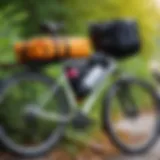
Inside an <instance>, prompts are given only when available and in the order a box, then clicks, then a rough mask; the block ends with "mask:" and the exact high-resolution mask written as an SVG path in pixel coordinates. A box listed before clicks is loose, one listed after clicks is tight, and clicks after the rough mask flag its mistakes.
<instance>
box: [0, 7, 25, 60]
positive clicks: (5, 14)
mask: <svg viewBox="0 0 160 160" xmlns="http://www.w3.org/2000/svg"><path fill="white" fill-rule="evenodd" d="M13 10H15V7H14V6H8V7H6V8H4V9H2V10H1V11H0V55H1V62H4V61H13V60H15V58H14V54H13V44H14V43H15V42H16V41H17V40H18V39H19V38H20V34H21V32H22V31H23V30H22V27H20V26H19V24H20V23H21V22H22V21H23V19H24V18H25V17H26V15H25V13H22V12H20V13H16V14H12V15H11V13H12V12H13Z"/></svg>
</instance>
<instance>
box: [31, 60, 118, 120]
mask: <svg viewBox="0 0 160 160" xmlns="http://www.w3.org/2000/svg"><path fill="white" fill-rule="evenodd" d="M107 60H108V61H109V65H108V67H107V68H106V70H105V74H104V75H103V77H102V78H101V80H100V82H99V84H98V85H97V86H95V88H94V90H93V91H92V93H91V94H90V95H89V96H88V97H87V98H86V99H85V100H84V103H83V106H81V108H82V109H81V112H82V113H84V114H85V115H87V114H89V113H90V111H91V110H92V108H93V106H94V105H93V104H94V103H95V102H96V101H97V99H98V97H99V95H100V94H101V92H102V90H103V88H104V86H105V85H106V82H107V79H108V78H109V76H110V75H111V74H112V73H113V72H114V71H115V70H116V66H117V65H116V62H115V61H114V59H111V58H110V57H108V58H107ZM66 63H67V62H66ZM64 67H65V65H62V67H61V73H62V74H61V76H60V79H59V80H58V82H59V84H60V86H61V87H63V89H64V93H65V95H66V98H67V101H68V102H69V106H70V107H71V114H69V115H67V116H64V115H63V116H62V115H58V114H55V113H48V112H46V111H45V110H44V106H45V104H46V103H47V102H48V100H49V99H50V98H51V97H53V94H55V91H56V89H58V86H57V88H55V86H53V87H54V88H53V90H52V92H51V93H50V92H49V93H45V97H46V98H45V100H44V98H40V99H39V100H38V102H39V104H40V109H36V110H34V109H32V113H34V114H36V115H37V116H39V117H40V118H43V119H46V120H51V121H59V122H68V121H70V120H71V119H72V118H73V116H74V115H75V112H76V111H77V110H78V109H79V104H78V103H77V99H76V97H75V94H74V92H73V90H72V88H71V86H70V84H69V82H68V79H67V77H66V76H65V74H64ZM43 97H44V94H43ZM42 100H43V101H42Z"/></svg>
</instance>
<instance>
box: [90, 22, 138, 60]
mask: <svg viewBox="0 0 160 160" xmlns="http://www.w3.org/2000/svg"><path fill="white" fill-rule="evenodd" d="M90 36H91V40H92V43H93V46H94V48H95V50H97V51H102V52H104V53H106V54H107V55H110V56H112V57H114V58H117V59H121V58H126V57H129V56H131V55H135V54H136V53H137V52H138V51H139V50H140V35H139V32H138V26H137V23H136V22H135V21H132V20H115V21H110V22H104V23H97V24H93V25H91V26H90Z"/></svg>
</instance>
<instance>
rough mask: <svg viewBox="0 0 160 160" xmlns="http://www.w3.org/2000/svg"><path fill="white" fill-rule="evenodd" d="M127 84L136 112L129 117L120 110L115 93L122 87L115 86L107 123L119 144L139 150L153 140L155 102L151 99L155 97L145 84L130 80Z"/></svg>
mask: <svg viewBox="0 0 160 160" xmlns="http://www.w3.org/2000/svg"><path fill="white" fill-rule="evenodd" d="M128 86H129V88H130V90H131V92H132V96H133V98H134V99H135V101H136V106H138V114H137V115H136V116H135V117H129V116H128V115H127V116H126V114H125V113H124V111H122V107H120V103H119V100H118V98H117V93H118V91H119V90H120V89H122V88H120V87H119V86H116V88H115V89H114V91H113V94H112V96H111V97H110V98H111V100H110V101H111V102H110V107H109V113H108V115H109V124H110V128H111V132H112V134H113V136H114V138H115V139H116V141H117V142H118V143H119V144H120V145H121V146H123V147H125V148H128V149H129V150H139V149H142V148H144V147H146V146H147V145H148V144H149V143H150V142H151V141H152V140H153V138H154V136H155V133H156V131H157V122H158V120H157V114H158V113H157V109H156V107H157V106H156V105H157V102H156V101H153V100H155V97H154V95H153V94H152V93H151V92H148V91H150V90H148V87H146V86H145V85H142V84H141V83H138V82H132V83H129V84H128ZM122 91H123V92H124V90H122ZM127 105H128V104H127Z"/></svg>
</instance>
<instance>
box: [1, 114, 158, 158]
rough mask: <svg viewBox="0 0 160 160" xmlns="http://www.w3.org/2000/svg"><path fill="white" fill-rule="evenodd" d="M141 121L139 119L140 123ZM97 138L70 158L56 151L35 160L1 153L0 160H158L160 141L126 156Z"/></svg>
mask: <svg viewBox="0 0 160 160" xmlns="http://www.w3.org/2000/svg"><path fill="white" fill-rule="evenodd" d="M145 117H146V116H145ZM147 117H148V116H147ZM147 119H148V120H146V118H144V117H143V120H144V121H145V123H146V125H144V127H143V128H142V127H141V128H140V130H143V131H146V129H147V128H148V127H149V124H150V122H151V119H150V118H149V117H148V118H147ZM143 120H142V119H141V120H140V122H142V121H143ZM119 126H120V127H126V128H127V129H128V130H129V129H130V126H129V125H128V124H127V123H125V122H122V123H120V124H119ZM138 128H139V127H138V125H137V130H138ZM98 137H99V139H98V140H97V146H94V147H93V144H92V145H90V146H92V147H89V146H88V147H86V148H83V147H81V149H80V151H79V152H78V154H76V155H75V156H71V154H69V153H67V152H65V151H62V150H58V149H57V150H56V151H54V152H52V153H50V154H49V155H48V156H45V157H41V158H37V159H23V158H18V157H13V156H11V155H9V154H4V153H2V154H1V155H0V160H160V150H159V149H160V139H159V140H158V141H157V144H155V146H154V147H153V148H152V149H151V150H150V151H149V152H147V153H145V154H143V155H139V156H126V155H122V154H120V153H119V152H118V151H117V150H116V149H115V147H114V146H113V145H112V144H111V143H110V142H109V140H108V139H107V138H105V137H106V136H104V135H103V136H102V135H98ZM99 144H103V145H104V146H105V149H104V150H103V151H102V146H99ZM98 147H99V148H98ZM98 149H99V150H98Z"/></svg>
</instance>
